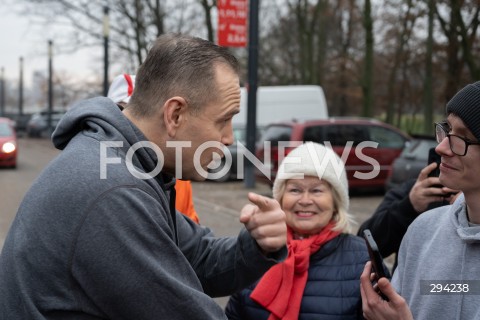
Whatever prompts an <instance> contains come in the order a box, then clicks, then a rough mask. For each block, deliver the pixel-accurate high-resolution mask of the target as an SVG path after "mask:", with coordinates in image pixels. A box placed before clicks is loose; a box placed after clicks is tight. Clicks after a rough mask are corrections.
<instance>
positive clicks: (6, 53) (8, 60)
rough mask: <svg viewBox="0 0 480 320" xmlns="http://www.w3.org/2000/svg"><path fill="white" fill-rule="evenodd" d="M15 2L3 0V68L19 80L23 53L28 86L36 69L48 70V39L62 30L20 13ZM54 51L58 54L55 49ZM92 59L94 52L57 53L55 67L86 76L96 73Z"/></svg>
mask: <svg viewBox="0 0 480 320" xmlns="http://www.w3.org/2000/svg"><path fill="white" fill-rule="evenodd" d="M11 3H12V2H11V0H0V16H1V19H0V44H1V51H0V52H1V54H0V67H3V68H4V70H5V71H4V72H5V79H6V80H11V81H18V79H19V74H20V63H19V59H20V56H22V57H23V58H24V81H25V85H27V86H28V85H29V82H30V80H31V76H32V74H33V72H34V71H37V70H38V71H42V70H44V71H46V70H48V54H47V52H48V40H49V39H50V37H51V36H52V35H53V34H54V33H55V32H58V28H57V30H54V29H53V28H50V29H48V30H45V28H44V27H41V26H40V25H39V24H35V23H32V21H31V20H30V19H29V18H28V17H24V16H20V15H18V14H17V13H16V11H18V8H16V7H13V10H12V5H11ZM13 3H15V2H13ZM54 45H55V42H54ZM53 52H54V54H55V48H54V50H53ZM92 59H93V58H92V55H90V54H88V53H86V52H80V53H79V54H75V55H74V54H69V55H65V54H64V55H56V56H54V59H53V68H54V70H56V71H60V70H66V71H67V72H69V73H72V74H76V75H78V76H79V77H80V78H82V77H86V76H88V75H91V74H92V71H91V70H92Z"/></svg>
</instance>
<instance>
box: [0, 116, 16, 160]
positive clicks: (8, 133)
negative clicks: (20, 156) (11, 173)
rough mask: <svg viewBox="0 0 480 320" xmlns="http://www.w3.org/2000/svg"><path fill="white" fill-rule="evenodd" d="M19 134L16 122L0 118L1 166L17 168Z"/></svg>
mask: <svg viewBox="0 0 480 320" xmlns="http://www.w3.org/2000/svg"><path fill="white" fill-rule="evenodd" d="M17 148H18V144H17V134H16V131H15V128H14V122H13V121H12V120H10V119H9V118H3V117H2V118H0V166H1V167H11V168H16V167H17Z"/></svg>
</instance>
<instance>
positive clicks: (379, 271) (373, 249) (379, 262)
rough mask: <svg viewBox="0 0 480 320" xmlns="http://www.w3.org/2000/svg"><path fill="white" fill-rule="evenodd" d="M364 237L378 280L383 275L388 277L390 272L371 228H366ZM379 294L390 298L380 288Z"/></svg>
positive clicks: (385, 298)
mask: <svg viewBox="0 0 480 320" xmlns="http://www.w3.org/2000/svg"><path fill="white" fill-rule="evenodd" d="M363 237H364V238H365V243H366V244H367V248H368V254H369V256H370V261H371V262H372V268H373V272H374V273H375V277H376V280H378V279H380V278H382V277H385V278H387V274H388V273H387V271H386V270H385V268H384V265H383V258H382V255H381V254H380V251H379V250H378V246H377V243H376V242H375V240H374V239H373V236H372V233H371V232H370V230H369V229H365V230H364V231H363ZM377 290H378V288H377ZM378 294H379V295H380V296H381V297H382V298H383V299H384V300H387V301H388V298H387V297H386V296H385V295H384V294H383V293H382V292H381V291H380V290H378Z"/></svg>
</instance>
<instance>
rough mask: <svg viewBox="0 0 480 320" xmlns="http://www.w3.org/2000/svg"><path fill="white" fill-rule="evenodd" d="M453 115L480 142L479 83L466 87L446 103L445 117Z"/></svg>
mask: <svg viewBox="0 0 480 320" xmlns="http://www.w3.org/2000/svg"><path fill="white" fill-rule="evenodd" d="M450 113H454V114H455V115H457V116H458V117H459V118H460V119H462V121H463V122H464V123H465V125H466V126H467V128H468V129H469V130H470V131H471V132H472V133H473V135H474V136H475V138H477V140H478V141H480V81H478V82H475V83H472V84H469V85H467V86H466V87H465V88H463V89H462V90H460V91H459V92H458V93H457V94H456V95H455V96H454V97H453V98H452V99H451V100H450V101H449V102H448V103H447V115H448V114H450Z"/></svg>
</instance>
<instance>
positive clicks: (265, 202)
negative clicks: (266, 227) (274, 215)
mask: <svg viewBox="0 0 480 320" xmlns="http://www.w3.org/2000/svg"><path fill="white" fill-rule="evenodd" d="M248 200H250V202H252V203H253V204H254V205H256V206H257V207H258V208H259V209H260V211H269V210H272V209H274V207H275V201H272V199H270V198H267V197H264V196H261V195H259V194H256V193H253V192H249V193H248Z"/></svg>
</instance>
